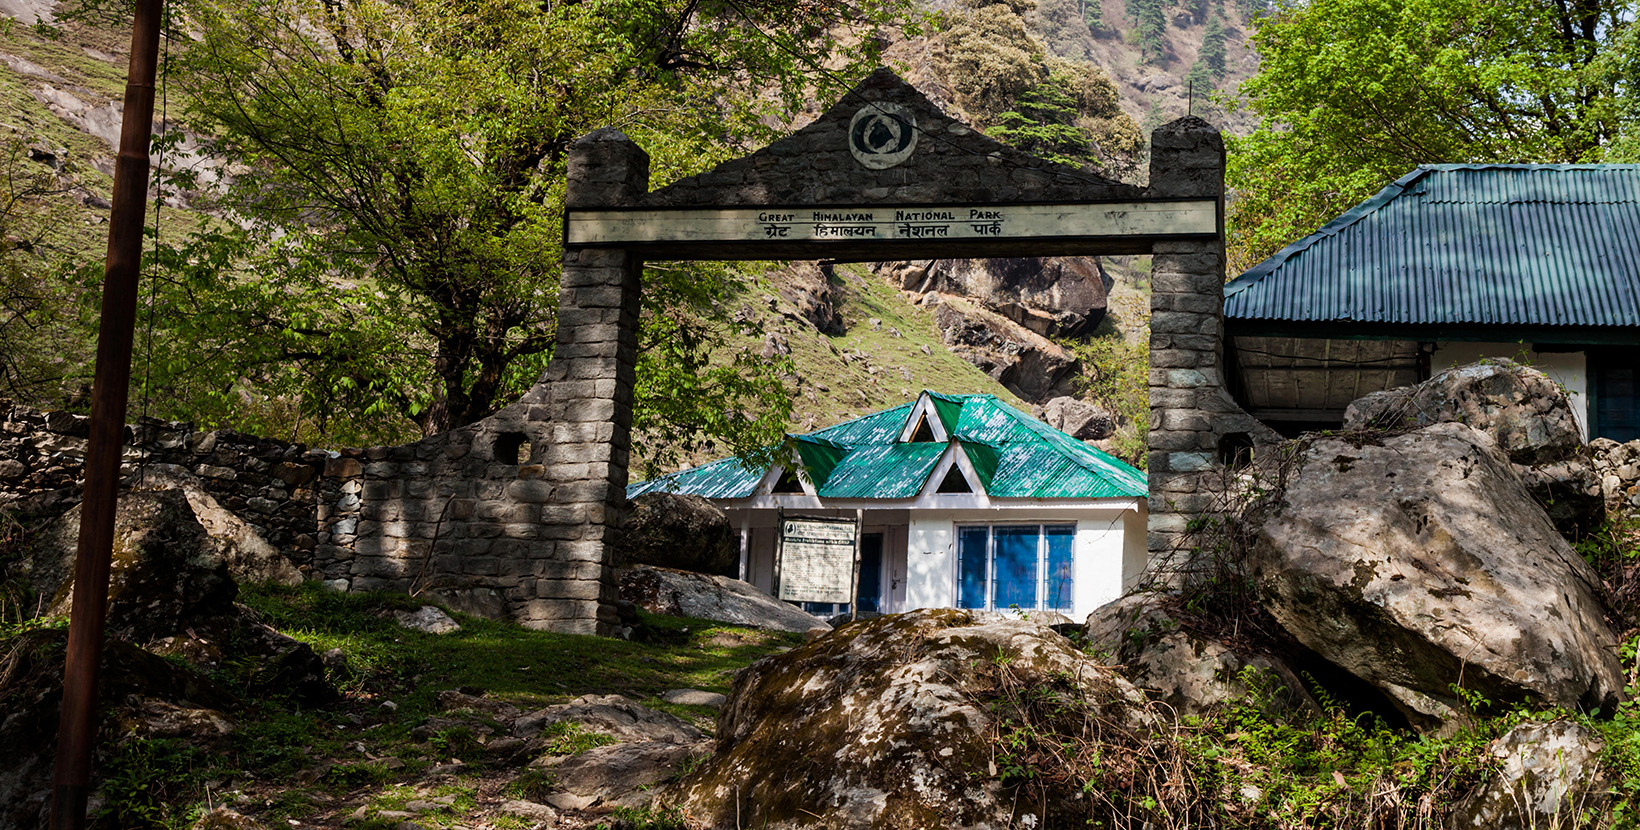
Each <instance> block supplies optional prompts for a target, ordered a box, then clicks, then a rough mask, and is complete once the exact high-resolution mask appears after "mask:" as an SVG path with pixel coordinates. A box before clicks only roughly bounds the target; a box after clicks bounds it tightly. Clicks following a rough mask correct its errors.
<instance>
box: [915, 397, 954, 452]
mask: <svg viewBox="0 0 1640 830" xmlns="http://www.w3.org/2000/svg"><path fill="white" fill-rule="evenodd" d="M961 411H962V402H961V400H960V399H952V398H950V397H948V396H945V395H936V394H934V393H932V392H928V391H924V392H923V393H922V394H921V395H918V396H917V403H916V405H915V406H913V407H911V412H910V414H908V415H907V416H906V419H905V426H904V427H903V428H901V429H900V443H902V444H908V443H913V442H916V443H936V444H944V443H946V442H948V441H950V440H951V433H952V432H953V431H954V430H955V429H956V426H957V415H958V413H960V412H961Z"/></svg>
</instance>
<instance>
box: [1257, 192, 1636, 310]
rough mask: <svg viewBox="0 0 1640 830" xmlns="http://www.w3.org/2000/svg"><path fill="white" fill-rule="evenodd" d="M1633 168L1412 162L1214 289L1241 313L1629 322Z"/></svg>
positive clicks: (1633, 255)
mask: <svg viewBox="0 0 1640 830" xmlns="http://www.w3.org/2000/svg"><path fill="white" fill-rule="evenodd" d="M1637 263H1640V165H1434V166H1429V167H1420V168H1418V169H1417V170H1416V171H1414V172H1412V173H1410V174H1408V175H1407V176H1404V177H1402V178H1401V179H1400V180H1398V181H1396V182H1395V183H1394V184H1392V185H1390V186H1389V187H1386V188H1384V190H1383V191H1381V192H1380V193H1379V194H1378V195H1377V196H1374V197H1373V198H1372V199H1369V200H1368V201H1366V202H1364V203H1362V204H1361V205H1358V206H1357V207H1355V208H1352V209H1351V210H1350V211H1348V212H1346V213H1345V214H1344V215H1343V216H1340V217H1339V218H1337V219H1335V220H1333V221H1332V222H1329V223H1327V225H1326V226H1324V227H1322V228H1321V229H1320V230H1318V231H1316V232H1315V233H1313V234H1311V235H1309V236H1307V237H1305V238H1304V239H1301V240H1299V241H1298V242H1295V243H1293V244H1292V245H1289V246H1288V247H1286V248H1284V249H1283V250H1282V251H1281V252H1279V253H1277V254H1276V255H1275V256H1273V257H1271V258H1269V259H1267V260H1265V261H1264V262H1262V263H1260V264H1258V265H1257V266H1255V267H1253V268H1251V269H1249V270H1248V271H1247V272H1246V273H1244V274H1242V275H1241V276H1238V277H1237V278H1235V279H1234V280H1231V281H1230V282H1229V283H1227V284H1226V285H1225V287H1224V294H1225V316H1226V317H1227V318H1230V319H1243V320H1285V321H1298V322H1343V321H1351V322H1375V323H1399V324H1431V325H1514V326H1519V325H1534V326H1564V325H1575V326H1620V327H1634V326H1637V325H1640V271H1637Z"/></svg>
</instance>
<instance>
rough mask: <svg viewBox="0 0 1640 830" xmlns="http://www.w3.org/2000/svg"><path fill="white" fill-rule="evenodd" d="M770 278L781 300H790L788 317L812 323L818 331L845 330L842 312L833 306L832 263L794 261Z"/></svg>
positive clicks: (825, 332)
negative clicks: (838, 311) (820, 263)
mask: <svg viewBox="0 0 1640 830" xmlns="http://www.w3.org/2000/svg"><path fill="white" fill-rule="evenodd" d="M769 278H770V279H771V280H773V281H774V283H775V285H776V286H777V287H778V290H779V292H780V299H782V300H785V301H786V302H787V303H789V304H790V305H791V306H792V307H793V309H794V312H793V313H791V314H789V315H788V316H790V317H792V318H793V319H796V320H799V321H801V322H803V323H807V324H808V325H811V326H813V327H814V328H815V329H816V330H817V331H819V332H820V333H821V334H830V335H834V336H835V335H841V334H843V333H844V332H846V331H847V328H846V326H845V324H844V322H843V315H841V314H839V313H837V309H836V308H835V307H834V306H833V305H832V296H831V266H829V265H827V266H821V265H819V264H817V263H814V262H794V263H791V264H790V265H788V266H786V267H785V268H782V269H780V270H779V271H776V272H773V273H771V274H770V275H769Z"/></svg>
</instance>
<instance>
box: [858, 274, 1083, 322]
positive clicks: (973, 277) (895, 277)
mask: <svg viewBox="0 0 1640 830" xmlns="http://www.w3.org/2000/svg"><path fill="white" fill-rule="evenodd" d="M875 267H876V269H877V271H878V272H879V273H880V274H882V275H883V276H884V277H886V278H887V279H888V280H889V281H890V282H892V283H893V284H895V285H897V286H899V287H900V288H902V289H904V290H906V291H914V292H917V293H919V294H926V293H928V292H938V293H942V294H956V295H960V296H964V297H968V298H970V299H973V300H976V301H978V302H979V304H980V305H982V306H984V307H985V308H987V309H989V310H991V311H994V312H997V313H998V314H1001V315H1003V316H1004V317H1007V318H1008V319H1010V320H1012V321H1013V322H1015V323H1018V324H1019V325H1021V326H1024V327H1025V328H1027V329H1030V330H1031V331H1033V332H1035V333H1037V334H1040V335H1043V336H1045V337H1080V336H1082V335H1085V334H1089V333H1091V332H1092V331H1093V330H1094V329H1095V328H1097V327H1098V326H1099V323H1100V321H1102V320H1104V319H1105V308H1106V300H1107V294H1108V292H1109V291H1110V287H1111V285H1112V284H1113V281H1112V280H1111V278H1110V277H1109V276H1108V275H1107V274H1105V272H1104V269H1103V268H1101V267H1100V265H1099V260H1098V259H1097V258H1095V257H1000V258H993V259H940V260H914V261H909V262H884V263H878V264H877V266H875Z"/></svg>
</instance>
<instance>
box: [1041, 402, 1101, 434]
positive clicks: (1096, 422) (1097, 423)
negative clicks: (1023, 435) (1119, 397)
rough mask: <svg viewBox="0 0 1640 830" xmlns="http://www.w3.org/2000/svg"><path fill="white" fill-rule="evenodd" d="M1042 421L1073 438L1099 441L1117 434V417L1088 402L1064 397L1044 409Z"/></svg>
mask: <svg viewBox="0 0 1640 830" xmlns="http://www.w3.org/2000/svg"><path fill="white" fill-rule="evenodd" d="M1042 420H1043V421H1046V422H1047V424H1048V426H1051V427H1053V428H1054V429H1057V430H1059V431H1060V432H1063V433H1065V434H1067V435H1069V436H1071V437H1072V438H1078V439H1081V440H1083V441H1098V440H1101V439H1104V438H1109V437H1111V436H1112V435H1114V434H1115V433H1116V416H1115V415H1112V414H1110V413H1109V412H1106V411H1105V410H1103V409H1100V408H1099V407H1097V406H1094V405H1093V404H1091V403H1088V402H1087V401H1084V400H1080V399H1077V398H1072V397H1070V396H1068V395H1067V396H1063V397H1058V398H1054V399H1053V400H1050V401H1048V403H1047V404H1046V405H1045V406H1043V407H1042Z"/></svg>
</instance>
